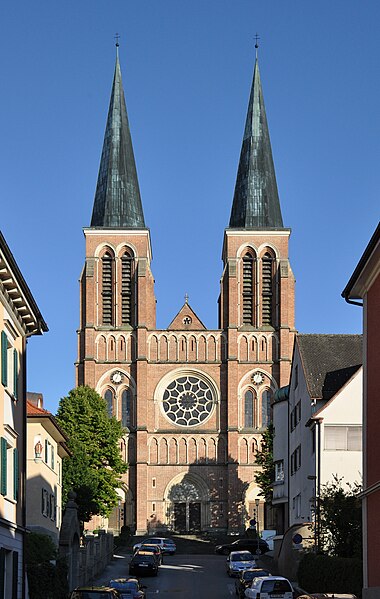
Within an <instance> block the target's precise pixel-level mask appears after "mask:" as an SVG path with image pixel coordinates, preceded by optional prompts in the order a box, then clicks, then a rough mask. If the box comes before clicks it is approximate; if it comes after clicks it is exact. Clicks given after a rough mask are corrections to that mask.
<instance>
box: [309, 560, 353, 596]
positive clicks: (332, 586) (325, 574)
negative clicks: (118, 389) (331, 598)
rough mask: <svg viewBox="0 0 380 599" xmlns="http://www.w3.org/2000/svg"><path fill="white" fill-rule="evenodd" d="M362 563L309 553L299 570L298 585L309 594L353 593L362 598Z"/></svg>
mask: <svg viewBox="0 0 380 599" xmlns="http://www.w3.org/2000/svg"><path fill="white" fill-rule="evenodd" d="M362 567H363V566H362V561H361V560H360V559H357V558H346V557H335V556H329V555H315V554H314V553H307V554H306V555H305V556H304V557H303V558H302V560H301V562H300V565H299V568H298V583H299V585H300V586H301V587H302V588H303V589H305V590H307V591H308V592H309V593H353V594H354V595H356V596H357V597H361V592H362V586H363V584H362V583H363V575H362Z"/></svg>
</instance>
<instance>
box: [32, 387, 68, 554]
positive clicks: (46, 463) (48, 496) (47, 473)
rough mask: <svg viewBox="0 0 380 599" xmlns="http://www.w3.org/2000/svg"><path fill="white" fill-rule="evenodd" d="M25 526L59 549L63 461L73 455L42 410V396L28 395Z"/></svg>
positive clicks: (58, 428) (47, 415) (49, 417)
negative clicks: (47, 537) (43, 536)
mask: <svg viewBox="0 0 380 599" xmlns="http://www.w3.org/2000/svg"><path fill="white" fill-rule="evenodd" d="M27 397H28V401H27V418H28V420H27V467H26V472H27V480H26V490H27V497H28V501H27V504H26V525H27V528H28V530H30V531H33V532H38V533H42V534H46V535H49V536H50V537H51V538H52V539H53V541H54V543H55V544H56V545H58V541H59V531H60V528H61V522H62V458H64V457H68V456H70V455H71V453H70V450H69V449H68V448H67V445H66V442H67V436H66V434H65V433H64V432H63V431H62V429H61V428H60V426H59V424H58V422H57V421H56V419H55V418H54V416H53V415H52V414H51V413H50V412H48V411H47V410H44V409H43V404H42V396H41V395H40V394H38V393H28V395H27Z"/></svg>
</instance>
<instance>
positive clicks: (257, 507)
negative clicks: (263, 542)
mask: <svg viewBox="0 0 380 599" xmlns="http://www.w3.org/2000/svg"><path fill="white" fill-rule="evenodd" d="M255 505H256V534H257V550H256V554H257V555H260V538H259V531H260V522H259V505H260V499H259V498H257V499H255Z"/></svg>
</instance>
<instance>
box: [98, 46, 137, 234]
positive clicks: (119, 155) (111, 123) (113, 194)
mask: <svg viewBox="0 0 380 599" xmlns="http://www.w3.org/2000/svg"><path fill="white" fill-rule="evenodd" d="M118 45H119V44H118V43H117V44H116V47H117V53H116V65H115V74H114V78H113V85H112V93H111V100H110V107H109V111H108V118H107V126H106V132H105V135H104V142H103V151H102V157H101V161H100V167H99V175H98V183H97V186H96V193H95V201H94V208H93V212H92V219H91V227H105V228H108V227H117V228H123V227H126V228H141V227H142V228H145V221H144V214H143V209H142V204H141V197H140V189H139V182H138V179H137V171H136V164H135V157H134V154H133V147H132V139H131V133H130V130H129V123H128V116H127V109H126V105H125V98H124V91H123V84H122V81H121V71H120V64H119V55H118Z"/></svg>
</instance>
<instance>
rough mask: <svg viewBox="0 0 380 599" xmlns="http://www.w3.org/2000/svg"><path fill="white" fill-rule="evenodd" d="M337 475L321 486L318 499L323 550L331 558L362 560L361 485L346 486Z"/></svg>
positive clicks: (348, 484)
mask: <svg viewBox="0 0 380 599" xmlns="http://www.w3.org/2000/svg"><path fill="white" fill-rule="evenodd" d="M342 481H343V478H338V476H337V475H335V476H334V477H333V480H332V481H331V482H329V483H327V484H325V485H323V486H322V490H321V496H320V498H319V530H320V547H321V548H323V549H324V550H325V551H326V552H327V553H329V554H330V555H335V556H339V557H361V553H362V509H361V500H360V498H359V493H360V491H361V486H360V484H359V483H353V484H350V483H345V485H344V486H343V482H342Z"/></svg>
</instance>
